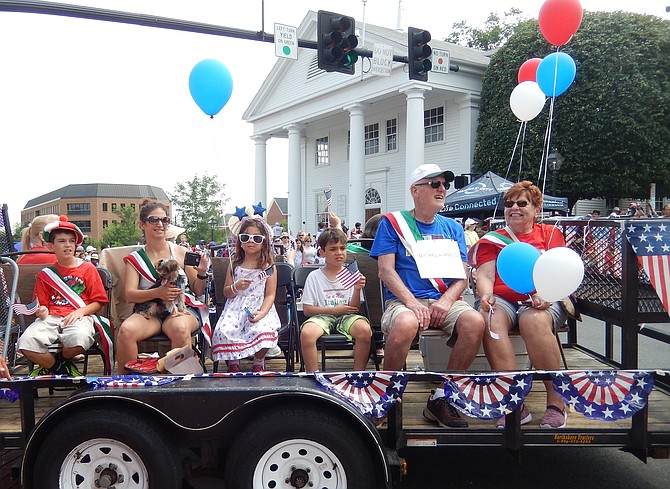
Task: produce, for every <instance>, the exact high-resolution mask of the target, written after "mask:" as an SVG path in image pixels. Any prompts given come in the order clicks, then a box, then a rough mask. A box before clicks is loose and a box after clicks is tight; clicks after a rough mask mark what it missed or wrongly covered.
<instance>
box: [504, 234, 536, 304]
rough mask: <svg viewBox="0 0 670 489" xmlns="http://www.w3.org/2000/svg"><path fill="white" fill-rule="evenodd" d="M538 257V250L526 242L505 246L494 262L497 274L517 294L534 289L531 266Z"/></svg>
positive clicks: (526, 292) (533, 265)
mask: <svg viewBox="0 0 670 489" xmlns="http://www.w3.org/2000/svg"><path fill="white" fill-rule="evenodd" d="M538 258H540V252H539V251H538V250H537V248H535V247H534V246H532V245H529V244H528V243H521V242H519V241H517V242H514V243H511V244H508V245H507V246H505V247H504V248H503V249H502V251H501V252H500V254H499V255H498V260H497V262H496V268H497V270H498V275H499V276H500V278H501V280H502V281H503V282H505V284H506V285H507V286H508V287H509V288H510V289H512V290H514V291H515V292H518V293H519V294H528V293H529V292H532V291H534V290H535V284H534V283H533V267H535V262H536V261H537V259H538Z"/></svg>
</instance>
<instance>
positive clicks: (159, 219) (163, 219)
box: [144, 216, 170, 226]
mask: <svg viewBox="0 0 670 489" xmlns="http://www.w3.org/2000/svg"><path fill="white" fill-rule="evenodd" d="M144 221H145V222H148V223H149V224H158V223H159V222H162V223H163V224H165V225H166V226H167V225H168V224H170V218H169V217H167V216H166V217H158V216H149V217H147V218H146V219H145V220H144Z"/></svg>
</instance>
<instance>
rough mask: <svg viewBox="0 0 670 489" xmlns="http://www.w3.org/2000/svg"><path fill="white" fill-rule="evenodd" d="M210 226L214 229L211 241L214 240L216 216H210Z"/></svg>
mask: <svg viewBox="0 0 670 489" xmlns="http://www.w3.org/2000/svg"><path fill="white" fill-rule="evenodd" d="M209 227H210V228H211V229H212V239H211V240H210V241H214V229H215V228H216V217H213V216H212V217H210V218H209Z"/></svg>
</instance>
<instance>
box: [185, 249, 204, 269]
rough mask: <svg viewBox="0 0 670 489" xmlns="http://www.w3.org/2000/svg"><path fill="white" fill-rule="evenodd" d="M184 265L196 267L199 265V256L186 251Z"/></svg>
mask: <svg viewBox="0 0 670 489" xmlns="http://www.w3.org/2000/svg"><path fill="white" fill-rule="evenodd" d="M184 265H190V266H193V267H197V266H198V265H200V254H199V253H196V252H194V251H187V252H186V256H185V257H184Z"/></svg>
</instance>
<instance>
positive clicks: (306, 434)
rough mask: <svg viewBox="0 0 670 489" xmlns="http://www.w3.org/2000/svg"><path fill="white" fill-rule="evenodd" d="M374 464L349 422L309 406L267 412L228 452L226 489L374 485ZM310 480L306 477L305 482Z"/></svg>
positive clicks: (254, 422)
mask: <svg viewBox="0 0 670 489" xmlns="http://www.w3.org/2000/svg"><path fill="white" fill-rule="evenodd" d="M374 473H375V471H374V467H373V465H372V460H371V458H370V455H369V454H368V451H367V449H366V447H365V445H364V443H363V441H362V439H361V437H360V435H359V434H358V433H356V431H355V430H354V429H352V428H351V426H349V425H348V424H347V422H346V421H345V420H342V419H340V418H339V417H336V416H333V415H332V414H330V413H327V412H323V411H319V410H318V409H309V408H280V409H278V410H277V411H275V412H272V413H269V414H268V413H262V414H261V415H260V416H259V417H258V418H257V419H255V420H253V421H251V422H250V424H249V426H247V427H246V428H245V429H243V430H242V432H240V434H239V435H238V436H237V438H236V439H235V441H234V443H233V445H232V446H231V447H230V450H229V451H228V457H227V460H226V467H225V482H226V484H225V487H226V488H229V489H238V488H248V487H263V488H266V487H277V488H278V487H303V485H298V484H296V481H297V479H298V478H302V479H303V481H302V483H303V484H304V487H314V488H324V489H326V488H327V489H343V488H346V487H365V488H371V487H375V478H374ZM305 478H307V480H305Z"/></svg>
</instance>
